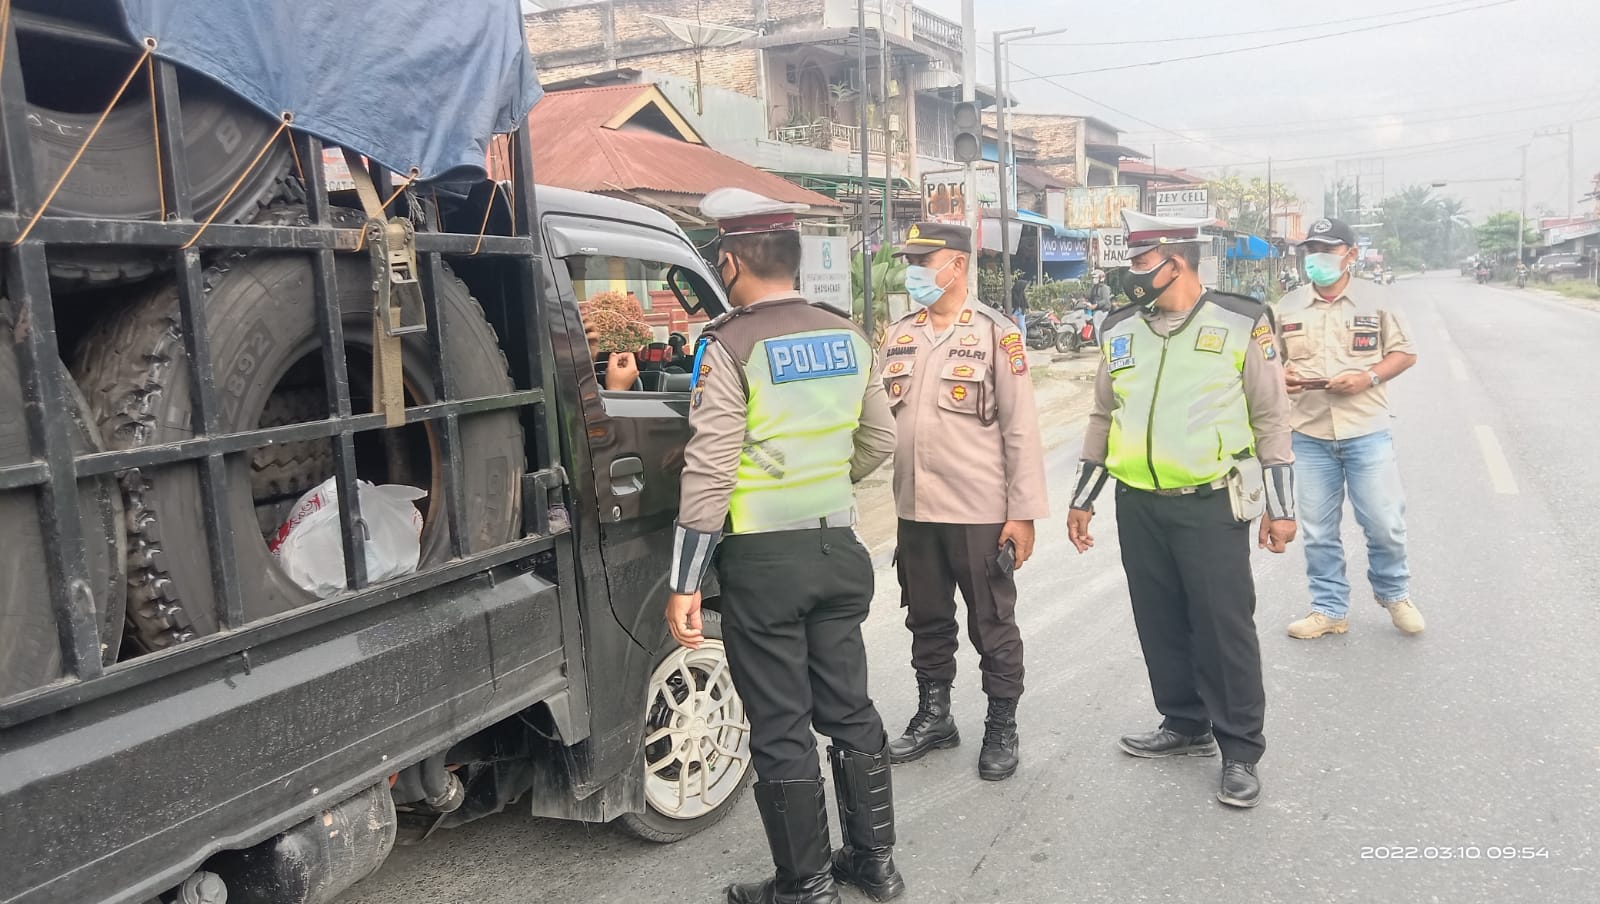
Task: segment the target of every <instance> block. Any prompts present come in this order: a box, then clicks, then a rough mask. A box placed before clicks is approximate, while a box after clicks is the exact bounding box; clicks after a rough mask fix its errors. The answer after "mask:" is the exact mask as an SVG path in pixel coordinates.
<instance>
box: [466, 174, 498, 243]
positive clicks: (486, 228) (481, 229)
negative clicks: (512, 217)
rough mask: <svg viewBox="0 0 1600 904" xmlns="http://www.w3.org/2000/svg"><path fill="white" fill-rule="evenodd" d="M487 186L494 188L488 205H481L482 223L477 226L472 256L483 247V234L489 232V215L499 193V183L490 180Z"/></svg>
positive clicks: (492, 210)
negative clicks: (475, 242) (476, 237)
mask: <svg viewBox="0 0 1600 904" xmlns="http://www.w3.org/2000/svg"><path fill="white" fill-rule="evenodd" d="M489 184H490V185H493V186H494V191H492V192H490V193H489V203H487V204H485V205H483V223H482V224H481V225H480V226H478V242H477V244H475V245H473V246H472V253H473V254H477V253H478V249H479V248H482V247H483V234H484V233H486V232H488V231H489V214H491V213H493V212H494V198H495V195H497V194H499V192H500V183H498V182H496V181H494V180H493V179H490V180H489Z"/></svg>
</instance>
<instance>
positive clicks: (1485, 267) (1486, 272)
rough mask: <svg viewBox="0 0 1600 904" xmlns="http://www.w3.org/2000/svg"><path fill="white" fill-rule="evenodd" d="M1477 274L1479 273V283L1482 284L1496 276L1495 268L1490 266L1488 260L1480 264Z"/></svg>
mask: <svg viewBox="0 0 1600 904" xmlns="http://www.w3.org/2000/svg"><path fill="white" fill-rule="evenodd" d="M1477 275H1478V285H1480V286H1481V285H1484V284H1485V283H1487V282H1488V281H1489V280H1490V279H1491V278H1493V277H1494V269H1493V268H1492V267H1490V266H1489V264H1488V262H1487V261H1485V262H1483V263H1480V264H1478V269H1477Z"/></svg>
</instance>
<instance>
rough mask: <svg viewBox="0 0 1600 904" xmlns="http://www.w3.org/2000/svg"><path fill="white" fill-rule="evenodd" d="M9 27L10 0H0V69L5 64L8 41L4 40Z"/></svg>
mask: <svg viewBox="0 0 1600 904" xmlns="http://www.w3.org/2000/svg"><path fill="white" fill-rule="evenodd" d="M10 28H11V0H0V69H4V68H5V66H6V47H8V46H10V42H9V41H8V40H6V38H7V34H8V32H9V31H10Z"/></svg>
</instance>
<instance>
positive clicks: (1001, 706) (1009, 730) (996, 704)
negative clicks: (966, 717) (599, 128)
mask: <svg viewBox="0 0 1600 904" xmlns="http://www.w3.org/2000/svg"><path fill="white" fill-rule="evenodd" d="M1020 761H1021V760H1020V758H1019V757H1018V756H1017V698H1016V697H990V698H989V717H988V718H987V719H985V720H984V723H983V750H981V751H980V752H979V753H978V778H981V779H983V780H984V781H986V782H1003V781H1005V780H1006V779H1008V778H1010V777H1011V776H1012V774H1013V773H1015V772H1016V771H1017V763H1019V762H1020Z"/></svg>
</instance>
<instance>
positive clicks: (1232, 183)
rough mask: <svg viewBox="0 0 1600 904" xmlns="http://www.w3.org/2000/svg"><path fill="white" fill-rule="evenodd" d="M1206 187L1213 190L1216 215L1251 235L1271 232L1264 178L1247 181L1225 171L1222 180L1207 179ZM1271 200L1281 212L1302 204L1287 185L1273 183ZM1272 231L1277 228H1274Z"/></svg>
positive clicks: (1212, 195)
mask: <svg viewBox="0 0 1600 904" xmlns="http://www.w3.org/2000/svg"><path fill="white" fill-rule="evenodd" d="M1206 190H1207V191H1208V192H1209V193H1210V197H1211V204H1212V206H1214V207H1215V208H1216V211H1217V218H1218V219H1220V220H1224V221H1226V222H1227V223H1228V225H1229V227H1231V228H1233V229H1236V230H1238V231H1239V232H1245V233H1249V234H1250V235H1263V236H1264V235H1266V234H1267V233H1268V231H1269V230H1268V228H1267V201H1268V197H1267V194H1268V192H1267V181H1266V180H1265V179H1262V178H1261V177H1259V176H1257V177H1255V178H1253V179H1251V180H1250V181H1248V182H1246V181H1245V180H1244V178H1243V177H1241V176H1239V175H1237V174H1234V173H1224V174H1223V175H1222V177H1221V178H1220V179H1213V180H1211V181H1210V182H1207V183H1206ZM1271 202H1272V209H1273V210H1274V211H1280V210H1283V209H1285V208H1286V207H1289V206H1290V205H1294V204H1298V203H1300V199H1299V198H1297V197H1295V194H1294V192H1292V191H1290V190H1289V188H1288V186H1285V185H1282V184H1279V183H1277V182H1274V183H1272V192H1271ZM1271 231H1272V232H1276V231H1277V230H1276V228H1274V229H1272V230H1271Z"/></svg>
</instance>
